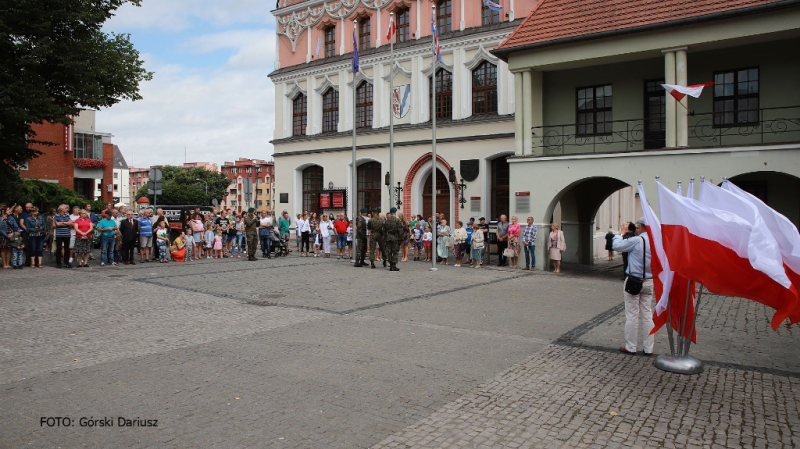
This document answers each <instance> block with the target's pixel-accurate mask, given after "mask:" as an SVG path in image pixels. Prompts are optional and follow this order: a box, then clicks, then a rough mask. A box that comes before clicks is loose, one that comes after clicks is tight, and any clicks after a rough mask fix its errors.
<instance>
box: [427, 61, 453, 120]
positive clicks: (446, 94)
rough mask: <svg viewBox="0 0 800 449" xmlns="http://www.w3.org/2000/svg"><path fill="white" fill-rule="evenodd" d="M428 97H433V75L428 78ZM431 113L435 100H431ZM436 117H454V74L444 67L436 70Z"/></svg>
mask: <svg viewBox="0 0 800 449" xmlns="http://www.w3.org/2000/svg"><path fill="white" fill-rule="evenodd" d="M428 87H429V91H428V92H429V93H428V97H429V98H430V99H431V100H432V99H433V77H431V79H429V80H428ZM430 105H431V106H430V107H431V114H432V113H433V101H431V102H430ZM436 118H437V119H439V118H442V119H449V118H453V74H452V73H450V72H448V71H447V70H444V69H439V70H437V71H436Z"/></svg>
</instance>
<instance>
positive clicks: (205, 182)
mask: <svg viewBox="0 0 800 449" xmlns="http://www.w3.org/2000/svg"><path fill="white" fill-rule="evenodd" d="M195 181H200V182H202V183H203V184H205V185H206V201H205V202H206V203H208V182H207V181H204V180H202V179H200V178H197V179H195ZM203 206H205V204H203Z"/></svg>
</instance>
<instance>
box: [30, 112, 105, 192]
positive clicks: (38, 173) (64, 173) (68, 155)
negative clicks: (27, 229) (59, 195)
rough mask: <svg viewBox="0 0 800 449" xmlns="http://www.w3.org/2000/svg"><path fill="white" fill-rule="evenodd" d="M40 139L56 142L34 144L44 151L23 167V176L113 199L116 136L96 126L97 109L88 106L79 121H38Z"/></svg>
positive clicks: (35, 128) (35, 125)
mask: <svg viewBox="0 0 800 449" xmlns="http://www.w3.org/2000/svg"><path fill="white" fill-rule="evenodd" d="M33 130H34V131H35V132H36V139H37V140H42V141H48V142H52V143H54V144H55V145H33V146H32V147H33V148H34V149H36V150H38V151H41V152H42V154H41V155H40V156H39V157H37V158H33V159H31V160H30V161H28V164H27V165H26V166H24V167H21V168H20V171H19V174H20V177H22V178H23V179H39V180H42V181H45V182H53V183H58V184H60V185H62V186H63V187H66V188H68V189H71V190H75V191H76V192H77V193H78V194H80V195H81V196H83V197H84V198H87V199H93V200H95V199H100V200H103V201H113V198H114V192H113V185H114V181H113V169H114V145H113V144H112V143H111V138H112V137H113V136H112V135H111V134H108V133H101V132H97V130H96V129H95V111H93V110H85V111H83V112H81V114H80V115H79V116H77V117H75V124H74V125H72V126H65V125H62V124H60V123H41V124H34V125H33Z"/></svg>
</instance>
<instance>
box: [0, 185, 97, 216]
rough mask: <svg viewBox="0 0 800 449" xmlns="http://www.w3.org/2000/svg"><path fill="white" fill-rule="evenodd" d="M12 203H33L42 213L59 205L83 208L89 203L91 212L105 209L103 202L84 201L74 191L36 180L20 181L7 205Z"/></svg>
mask: <svg viewBox="0 0 800 449" xmlns="http://www.w3.org/2000/svg"><path fill="white" fill-rule="evenodd" d="M13 203H17V204H25V203H33V205H34V206H36V207H38V208H39V209H40V210H41V211H42V212H47V211H49V210H50V208H51V207H58V205H60V204H68V205H69V206H81V207H83V205H84V204H86V203H90V204H91V205H92V210H93V211H99V210H102V209H104V208H105V207H106V203H105V202H104V201H86V199H85V198H83V197H82V196H80V195H78V194H77V193H76V192H75V191H74V190H70V189H68V188H66V187H63V186H61V185H60V184H56V183H52V182H44V181H39V180H38V179H24V180H22V181H20V188H19V189H17V190H16V191H14V193H13V194H12V195H11V196H10V197H9V204H13ZM70 210H71V209H70Z"/></svg>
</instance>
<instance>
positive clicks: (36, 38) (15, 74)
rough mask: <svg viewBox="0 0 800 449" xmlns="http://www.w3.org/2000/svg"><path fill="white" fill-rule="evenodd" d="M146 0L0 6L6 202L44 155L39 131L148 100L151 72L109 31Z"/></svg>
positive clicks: (3, 1)
mask: <svg viewBox="0 0 800 449" xmlns="http://www.w3.org/2000/svg"><path fill="white" fill-rule="evenodd" d="M125 3H131V4H133V5H136V6H139V5H140V3H141V0H69V1H64V0H0V179H5V180H6V181H8V182H7V184H10V185H5V184H0V188H3V187H5V188H6V189H10V190H6V191H5V192H3V191H0V197H2V196H11V192H13V189H15V188H18V186H19V185H20V184H19V181H18V179H19V178H18V177H17V176H15V170H16V167H18V166H20V165H22V164H24V163H25V162H27V161H28V160H30V159H32V158H34V157H37V156H39V155H40V154H41V152H39V151H36V150H34V149H32V148H31V147H30V145H32V144H41V145H53V143H52V142H45V141H41V140H37V138H36V134H35V133H34V132H33V129H32V128H31V124H35V123H43V122H51V123H63V124H67V125H68V124H71V123H72V120H71V119H70V118H69V116H70V115H73V116H74V115H77V114H78V113H79V112H80V110H81V109H82V108H93V109H99V108H102V107H110V106H112V105H114V104H116V103H118V102H120V101H121V100H126V99H127V100H133V101H135V100H140V99H141V98H142V97H141V95H140V94H139V83H140V82H142V81H146V80H150V79H151V78H152V73H150V72H148V71H147V70H145V69H144V67H143V64H144V63H143V61H142V60H141V59H139V52H138V51H136V49H135V48H134V47H133V44H132V43H131V42H130V39H129V36H128V35H118V34H114V33H105V32H103V30H102V26H103V24H104V23H105V21H106V20H108V19H109V18H110V17H112V16H113V15H114V12H115V11H116V10H117V9H118V8H119V7H120V6H122V5H123V4H125Z"/></svg>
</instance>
